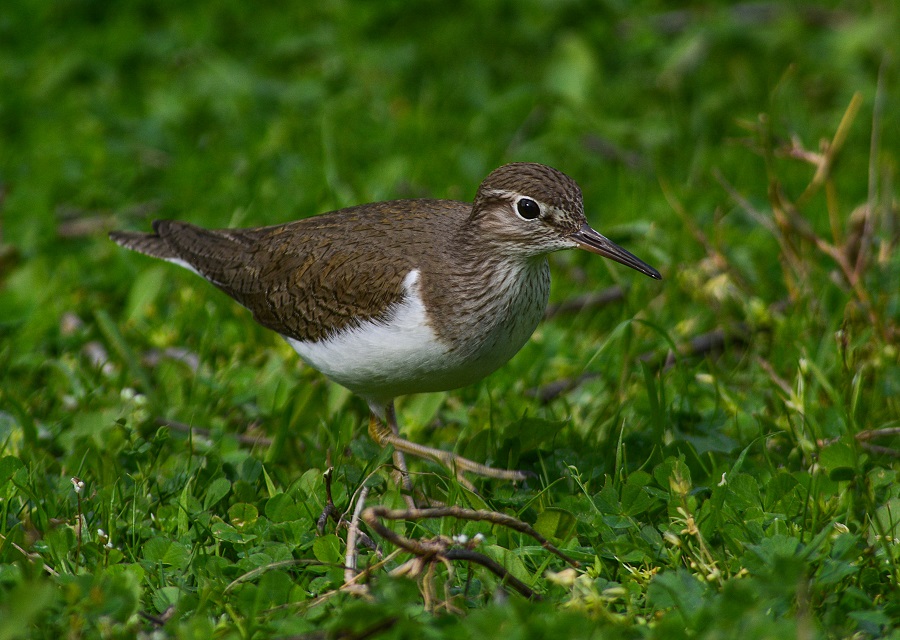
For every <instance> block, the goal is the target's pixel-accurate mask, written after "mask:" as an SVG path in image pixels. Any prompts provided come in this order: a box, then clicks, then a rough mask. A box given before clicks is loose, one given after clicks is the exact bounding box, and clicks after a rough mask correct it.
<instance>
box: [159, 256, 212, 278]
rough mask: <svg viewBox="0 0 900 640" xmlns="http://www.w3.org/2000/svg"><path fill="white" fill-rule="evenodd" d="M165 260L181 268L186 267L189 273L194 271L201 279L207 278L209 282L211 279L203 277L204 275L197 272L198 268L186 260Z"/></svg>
mask: <svg viewBox="0 0 900 640" xmlns="http://www.w3.org/2000/svg"><path fill="white" fill-rule="evenodd" d="M163 259H164V260H165V261H166V262H171V263H172V264H177V265H178V266H179V267H184V268H185V269H187V270H188V271H193V272H194V273H196V274H197V275H198V276H200V277H201V278H205V279H207V280H208V279H209V278H207V277H206V276H205V275H203V274H202V273H200V272H199V271H197V268H196V267H195V266H194V265H192V264H191V263H190V262H187V261H186V260H182V259H181V258H163Z"/></svg>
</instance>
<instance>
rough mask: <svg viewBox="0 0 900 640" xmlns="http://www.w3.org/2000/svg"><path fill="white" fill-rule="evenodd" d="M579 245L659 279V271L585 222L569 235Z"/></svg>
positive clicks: (660, 277)
mask: <svg viewBox="0 0 900 640" xmlns="http://www.w3.org/2000/svg"><path fill="white" fill-rule="evenodd" d="M569 238H570V239H572V240H573V241H574V242H575V243H576V244H577V245H578V246H579V247H581V248H582V249H585V250H587V251H590V252H591V253H596V254H598V255H601V256H603V257H604V258H609V259H610V260H615V261H616V262H618V263H620V264H624V265H625V266H626V267H631V268H632V269H635V270H637V271H640V272H641V273H643V274H645V275H648V276H650V277H651V278H655V279H657V280H661V279H662V276H661V275H660V274H659V271H657V270H656V269H654V268H653V267H651V266H650V265H649V264H647V263H646V262H644V261H643V260H641V259H640V258H638V257H637V256H634V255H632V254H631V253H629V252H628V251H625V249H623V248H622V247H620V246H619V245H617V244H616V243H615V242H612V241H610V240H608V239H607V238H605V237H603V236H602V235H600V234H599V233H597V232H596V231H594V230H593V229H591V227H589V226H588V225H587V224H583V225H581V229H579V230H578V231H576V232H575V233H573V234H572V235H570V236H569Z"/></svg>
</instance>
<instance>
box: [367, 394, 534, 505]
mask: <svg viewBox="0 0 900 640" xmlns="http://www.w3.org/2000/svg"><path fill="white" fill-rule="evenodd" d="M385 422H387V424H386V425H385V424H383V423H382V422H381V420H379V419H378V418H377V417H376V416H375V415H374V414H373V415H372V419H371V420H370V421H369V435H370V436H372V439H373V440H374V441H375V442H377V443H378V444H379V445H381V446H382V447H385V446H387V445H391V446H393V447H394V455H395V456H396V455H397V454H402V453H408V454H409V455H411V456H416V457H418V458H425V459H427V460H434V461H435V462H437V463H438V464H442V465H444V466H445V467H447V468H448V469H450V470H451V471H452V472H453V473H454V475H455V476H456V477H457V479H458V480H459V481H460V482H461V483H463V484H464V485H465V486H466V487H467V488H470V489H471V488H472V483H471V482H469V481H468V480H466V479H465V478H464V477H463V473H466V472H468V473H474V474H476V475H479V476H483V477H485V478H495V479H497V480H513V481H519V480H525V479H526V478H527V477H528V474H527V473H525V472H524V471H508V470H506V469H494V468H493V467H489V466H487V465H485V464H481V463H479V462H475V461H473V460H469V459H468V458H463V457H462V456H458V455H456V454H455V453H452V452H450V451H443V450H441V449H434V448H432V447H426V446H425V445H421V444H416V443H415V442H410V441H409V440H406V439H405V438H401V437H400V432H399V429H398V428H397V415H396V413H395V411H394V403H393V402H392V403H390V404H388V405H387V406H386V407H385ZM400 460H403V457H402V455H401V457H400ZM395 462H396V457H395ZM399 466H400V465H399V464H398V467H399ZM400 468H401V469H402V470H403V472H404V473H405V477H406V478H407V479H408V477H409V476H408V472H406V462H405V460H403V466H402V467H400ZM404 486H405V485H404Z"/></svg>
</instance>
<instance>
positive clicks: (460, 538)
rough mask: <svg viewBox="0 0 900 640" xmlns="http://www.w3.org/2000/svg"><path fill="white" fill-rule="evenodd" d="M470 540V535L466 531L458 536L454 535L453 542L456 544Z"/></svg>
mask: <svg viewBox="0 0 900 640" xmlns="http://www.w3.org/2000/svg"><path fill="white" fill-rule="evenodd" d="M468 541H469V536H467V535H466V534H464V533H461V534H459V535H458V536H453V542H455V543H456V544H466V543H467V542H468Z"/></svg>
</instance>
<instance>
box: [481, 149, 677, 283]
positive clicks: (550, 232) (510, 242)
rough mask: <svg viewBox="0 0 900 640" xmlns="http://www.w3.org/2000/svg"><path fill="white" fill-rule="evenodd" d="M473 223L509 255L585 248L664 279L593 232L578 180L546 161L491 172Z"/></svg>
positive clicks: (542, 253)
mask: <svg viewBox="0 0 900 640" xmlns="http://www.w3.org/2000/svg"><path fill="white" fill-rule="evenodd" d="M470 222H471V224H472V225H473V226H475V227H476V228H477V229H478V233H479V235H480V236H481V238H482V239H483V240H485V241H489V242H490V243H491V244H493V245H495V247H496V248H497V249H498V250H503V251H505V252H507V253H510V254H514V255H521V256H523V257H534V256H540V255H545V254H548V253H551V252H553V251H559V250H560V249H572V248H575V247H580V248H582V249H586V250H587V251H590V252H592V253H596V254H599V255H601V256H604V257H606V258H610V259H611V260H615V261H616V262H620V263H622V264H624V265H626V266H629V267H631V268H632V269H636V270H638V271H640V272H641V273H644V274H646V275H648V276H650V277H651V278H656V279H659V278H660V277H661V276H660V275H659V272H658V271H657V270H656V269H654V268H653V267H651V266H650V265H648V264H647V263H645V262H644V261H642V260H640V259H638V258H637V257H635V256H633V255H632V254H631V253H629V252H628V251H626V250H625V249H623V248H622V247H620V246H618V245H616V244H615V243H613V242H610V241H609V240H608V239H606V238H605V237H603V236H602V235H600V234H599V233H597V232H596V231H594V230H593V229H592V228H591V227H590V225H588V223H587V219H586V218H585V216H584V204H583V202H582V198H581V189H580V188H579V187H578V185H577V184H576V183H575V181H574V180H572V178H570V177H569V176H567V175H566V174H564V173H562V172H561V171H557V170H556V169H554V168H552V167H548V166H546V165H543V164H536V163H530V162H514V163H512V164H505V165H503V166H502V167H500V168H499V169H495V170H494V171H492V172H491V173H490V174H489V175H488V177H487V178H485V179H484V181H483V182H482V183H481V186H479V187H478V193H477V194H476V196H475V202H474V204H473V206H472V217H471V220H470Z"/></svg>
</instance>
